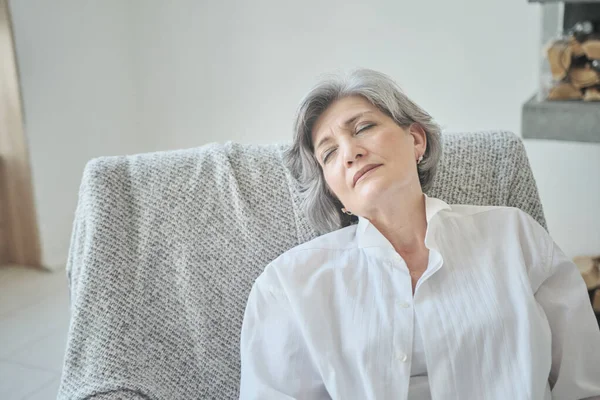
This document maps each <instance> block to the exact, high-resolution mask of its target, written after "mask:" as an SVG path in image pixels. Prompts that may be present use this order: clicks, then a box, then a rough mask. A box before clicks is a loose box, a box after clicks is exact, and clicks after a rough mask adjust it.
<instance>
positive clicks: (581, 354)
mask: <svg viewBox="0 0 600 400" xmlns="http://www.w3.org/2000/svg"><path fill="white" fill-rule="evenodd" d="M548 238H549V241H550V246H549V249H550V254H549V256H548V258H547V261H548V265H547V266H546V268H547V270H546V271H545V276H546V279H545V280H544V281H543V282H542V284H541V285H540V286H539V288H538V290H537V292H536V294H535V297H536V299H537V301H538V303H539V304H540V305H541V306H542V308H543V309H544V312H545V314H546V317H547V318H548V322H549V324H550V329H551V332H552V368H551V370H550V376H549V378H548V380H549V383H550V387H551V388H552V398H553V399H561V400H567V399H584V398H590V399H600V329H599V328H598V323H597V321H596V317H595V315H594V312H593V310H592V306H591V302H590V299H589V296H588V293H587V288H586V286H585V283H584V281H583V278H582V277H581V274H580V273H579V270H578V269H577V266H576V265H575V264H574V263H573V262H572V261H571V260H570V259H569V258H567V256H566V255H565V254H564V253H563V252H562V250H561V249H560V248H559V247H558V246H557V245H556V243H554V241H552V239H551V238H550V237H549V236H548Z"/></svg>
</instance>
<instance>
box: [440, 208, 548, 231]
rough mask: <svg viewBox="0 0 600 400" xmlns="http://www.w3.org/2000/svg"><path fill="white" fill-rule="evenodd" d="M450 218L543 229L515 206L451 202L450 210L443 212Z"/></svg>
mask: <svg viewBox="0 0 600 400" xmlns="http://www.w3.org/2000/svg"><path fill="white" fill-rule="evenodd" d="M444 215H446V216H448V217H451V218H458V219H460V218H469V219H476V220H481V221H483V222H496V221H498V222H500V221H502V225H511V224H513V225H518V226H530V227H531V228H533V229H542V230H544V231H545V229H544V228H543V227H542V226H541V225H540V224H539V222H538V221H536V220H535V219H534V218H533V217H532V216H531V215H529V214H528V213H526V212H525V211H523V210H521V209H520V208H517V207H509V206H479V205H469V204H453V205H452V206H451V210H449V211H447V212H445V213H444Z"/></svg>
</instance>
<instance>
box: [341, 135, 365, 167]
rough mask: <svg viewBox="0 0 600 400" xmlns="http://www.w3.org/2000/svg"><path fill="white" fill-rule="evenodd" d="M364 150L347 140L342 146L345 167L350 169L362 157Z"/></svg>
mask: <svg viewBox="0 0 600 400" xmlns="http://www.w3.org/2000/svg"><path fill="white" fill-rule="evenodd" d="M364 152H365V151H364V149H363V148H362V147H361V146H359V145H358V143H356V142H354V141H353V140H349V141H348V142H347V143H346V145H345V146H344V160H345V165H346V167H348V168H349V167H351V166H352V163H354V161H356V160H358V159H359V158H361V157H363V156H364Z"/></svg>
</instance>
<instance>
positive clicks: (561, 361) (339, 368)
mask: <svg viewBox="0 0 600 400" xmlns="http://www.w3.org/2000/svg"><path fill="white" fill-rule="evenodd" d="M440 154H441V142H440V128H439V127H438V125H437V124H436V123H435V122H434V121H433V119H432V118H431V117H430V116H429V114H427V113H426V112H425V111H423V110H422V109H421V108H419V107H418V106H417V105H416V104H415V103H413V102H412V101H411V100H410V99H408V98H407V97H406V96H405V95H404V94H403V93H402V91H401V90H400V89H399V88H398V87H397V86H396V85H395V83H394V82H393V81H392V80H391V79H390V78H388V77H387V76H385V75H383V74H381V73H378V72H375V71H371V70H358V71H355V72H354V73H352V74H350V75H349V76H348V77H346V78H336V79H329V80H326V81H324V82H322V83H321V84H319V85H317V86H316V87H315V88H314V89H313V90H312V91H311V92H310V93H309V94H308V95H307V96H306V98H305V99H304V100H303V101H302V104H301V106H300V109H299V112H298V115H297V120H296V132H295V138H294V143H293V146H292V147H291V149H290V151H289V152H288V153H287V154H286V159H287V162H288V165H289V167H290V169H291V170H292V172H293V173H294V174H295V176H296V178H297V179H298V180H299V183H300V184H301V187H302V191H303V194H304V200H305V202H304V206H305V209H306V212H307V214H308V217H309V219H310V221H311V223H312V224H313V225H314V226H316V227H317V228H318V229H319V230H320V231H322V232H330V231H332V230H333V232H330V233H327V234H324V235H322V236H320V237H318V238H316V239H314V240H312V241H310V242H307V243H304V244H302V245H300V246H297V247H295V248H293V249H291V250H289V251H287V252H286V253H284V254H282V255H281V256H280V257H278V258H277V259H276V260H274V261H273V262H271V263H270V264H269V265H268V266H267V267H266V268H265V270H264V272H263V273H262V274H261V276H260V277H259V278H258V279H257V280H256V282H255V284H254V286H253V288H252V291H251V293H250V297H249V300H248V305H247V308H246V313H245V317H244V323H243V327H242V337H241V359H242V375H241V388H240V398H242V399H329V398H331V399H341V400H349V399H360V400H365V399H431V398H432V399H460V400H466V399H477V400H481V399H499V400H500V399H502V400H504V399H550V398H554V399H581V398H589V397H592V398H593V396H600V332H599V329H598V326H597V325H596V321H595V319H594V315H593V311H592V308H591V305H590V302H589V299H588V297H587V292H586V288H585V284H584V282H583V279H582V278H581V276H580V275H579V272H578V270H577V268H576V267H575V266H574V264H573V263H572V262H571V261H570V260H569V259H567V257H566V256H565V255H564V254H563V252H562V251H561V250H560V249H559V248H558V247H557V246H556V244H554V242H553V241H552V239H551V238H550V237H549V235H548V234H547V233H546V231H545V230H544V228H543V227H542V226H540V225H539V224H538V223H537V222H536V221H535V220H533V218H531V217H530V216H529V215H527V214H526V213H524V212H522V211H520V210H519V209H516V208H511V207H481V206H469V205H452V206H450V205H448V204H446V203H444V202H443V201H441V200H439V199H435V198H431V197H427V196H426V195H424V193H423V192H424V191H427V189H428V188H429V187H430V185H431V183H432V180H433V178H434V176H435V171H436V167H437V164H438V160H439V158H440ZM356 219H357V220H358V221H357V224H353V223H352V222H353V220H356ZM339 228H341V229H339Z"/></svg>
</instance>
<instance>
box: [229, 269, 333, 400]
mask: <svg viewBox="0 0 600 400" xmlns="http://www.w3.org/2000/svg"><path fill="white" fill-rule="evenodd" d="M261 278H263V277H262V276H261V277H259V279H258V280H257V281H256V283H255V284H254V286H253V288H252V290H251V292H250V296H249V299H248V304H247V306H246V311H245V314H244V322H243V324H242V334H241V346H240V353H241V362H242V367H241V385H240V399H243V400H250V399H252V400H254V399H261V400H271V399H272V400H279V399H281V400H283V399H285V400H291V399H297V400H300V399H311V400H313V399H315V400H316V399H329V395H328V394H327V391H326V389H325V387H324V385H323V382H322V380H321V377H320V374H319V373H318V371H317V369H316V368H315V367H314V364H313V362H312V359H311V356H310V354H309V351H308V349H307V346H306V343H305V341H304V340H303V336H302V334H301V331H300V329H299V326H298V323H297V321H295V319H294V314H293V312H292V309H291V307H290V303H289V300H288V298H287V296H286V294H285V293H284V292H283V291H282V290H281V289H279V288H277V287H276V286H274V285H270V284H268V282H265V281H264V280H262V279H261Z"/></svg>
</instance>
